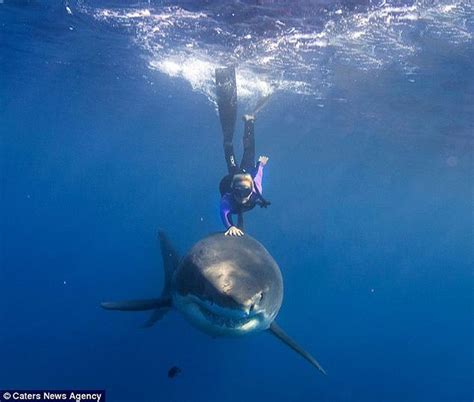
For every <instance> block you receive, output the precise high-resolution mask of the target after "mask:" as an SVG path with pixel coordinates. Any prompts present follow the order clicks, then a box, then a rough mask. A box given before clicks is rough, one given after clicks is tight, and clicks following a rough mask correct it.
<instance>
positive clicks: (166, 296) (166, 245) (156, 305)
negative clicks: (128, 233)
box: [101, 231, 179, 327]
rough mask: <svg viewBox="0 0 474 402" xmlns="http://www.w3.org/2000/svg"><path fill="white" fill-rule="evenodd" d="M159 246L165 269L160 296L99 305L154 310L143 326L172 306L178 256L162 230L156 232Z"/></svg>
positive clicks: (162, 314) (153, 320)
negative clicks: (174, 274)
mask: <svg viewBox="0 0 474 402" xmlns="http://www.w3.org/2000/svg"><path fill="white" fill-rule="evenodd" d="M158 235H159V239H160V246H161V256H162V257H163V268H164V271H165V277H164V282H165V284H164V286H163V290H162V292H161V297H160V298H158V299H146V300H129V301H122V302H107V303H102V304H101V306H102V307H103V308H104V309H106V310H119V311H146V310H154V311H153V313H152V315H151V316H150V318H149V319H148V320H147V322H146V323H145V324H144V327H151V326H152V325H153V324H155V323H156V322H157V321H158V320H161V318H163V316H164V315H165V314H166V313H167V312H168V311H169V310H170V309H171V308H172V306H173V302H172V300H171V287H172V280H173V273H174V271H175V269H176V268H177V267H178V263H179V256H178V254H177V253H176V251H174V249H173V247H172V246H171V243H170V242H169V240H168V238H167V237H166V235H165V233H164V232H163V231H159V232H158Z"/></svg>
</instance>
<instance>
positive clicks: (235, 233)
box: [224, 226, 244, 236]
mask: <svg viewBox="0 0 474 402" xmlns="http://www.w3.org/2000/svg"><path fill="white" fill-rule="evenodd" d="M224 235H225V236H243V235H244V232H242V231H241V230H240V229H239V228H238V227H236V226H231V227H230V228H229V229H227V232H225V233H224Z"/></svg>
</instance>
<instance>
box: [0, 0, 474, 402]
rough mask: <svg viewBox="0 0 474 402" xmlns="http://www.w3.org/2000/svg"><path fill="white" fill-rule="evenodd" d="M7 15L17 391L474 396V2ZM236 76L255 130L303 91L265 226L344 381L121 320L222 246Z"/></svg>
mask: <svg viewBox="0 0 474 402" xmlns="http://www.w3.org/2000/svg"><path fill="white" fill-rule="evenodd" d="M1 3H2V4H0V123H1V124H0V134H1V137H0V138H1V143H0V146H1V148H0V173H1V176H0V177H1V199H0V205H1V208H0V211H1V212H0V213H1V215H0V216H1V218H0V219H1V220H0V227H1V231H0V234H1V249H0V258H1V259H0V356H1V361H0V389H1V388H15V387H17V388H30V389H38V388H56V389H61V388H83V389H86V388H89V389H93V388H95V389H106V390H107V394H108V401H112V402H115V401H117V402H122V401H124V402H125V401H126V402H146V401H150V402H152V401H271V400H281V401H296V400H298V401H313V400H314V401H316V400H317V401H388V400H390V401H392V400H393V401H438V400H439V401H441V400H442V401H471V400H473V398H474V386H473V379H474V363H473V362H474V341H473V339H474V338H473V336H474V328H473V317H474V314H473V313H474V311H473V310H474V307H473V306H474V304H473V303H474V300H473V295H474V286H473V285H474V284H473V265H472V261H473V257H474V255H473V244H474V242H473V240H474V238H473V237H474V236H473V227H474V226H473V224H474V219H473V201H474V200H473V183H474V181H473V179H474V178H473V171H474V170H473V168H474V166H473V148H474V122H473V115H474V95H473V94H474V67H473V61H472V60H474V46H473V36H474V28H473V27H474V23H473V20H474V9H473V5H472V3H470V2H469V1H464V2H463V1H454V0H452V1H443V2H415V3H408V2H397V3H396V4H395V3H392V4H390V2H387V3H382V2H380V3H379V4H360V3H359V4H356V3H355V2H351V3H348V4H346V5H342V6H341V5H331V4H324V2H320V3H318V4H316V2H313V4H311V5H308V4H302V3H299V2H298V3H297V4H293V5H288V4H285V3H284V2H276V3H278V4H273V3H272V2H270V1H267V2H263V3H264V5H263V6H259V7H254V6H252V5H250V4H249V3H250V2H248V3H240V4H236V5H235V4H234V5H229V4H224V5H222V3H218V2H203V3H204V4H201V3H199V4H197V3H191V4H189V2H187V3H186V2H183V3H180V4H179V5H173V6H171V8H169V6H168V5H166V4H161V3H159V2H157V3H153V2H152V3H151V4H149V2H138V3H137V2H130V3H129V4H128V5H124V4H123V3H120V2H112V1H107V2H99V1H77V2H71V1H69V2H66V3H63V2H50V3H48V2H40V1H38V2H34V1H24V2H16V1H4V2H1ZM119 3H120V4H119ZM306 3H308V2H306ZM233 14H234V15H233ZM233 18H235V20H234V19H233ZM361 21H362V22H361ZM281 24H283V25H281ZM249 35H250V36H249ZM229 60H230V61H232V62H235V63H237V66H238V71H239V74H241V75H239V76H238V79H239V82H240V85H241V86H242V87H241V88H239V90H240V92H239V93H240V94H241V95H242V97H241V105H240V106H241V109H240V111H241V113H243V112H244V111H245V110H247V109H248V108H249V107H251V105H252V102H255V100H256V99H257V98H258V96H259V94H260V93H261V92H265V91H268V90H269V88H270V83H273V84H275V85H278V88H279V89H278V90H276V91H275V94H274V95H273V97H272V98H271V101H270V102H269V104H268V106H267V107H266V108H265V109H264V110H263V111H262V113H261V114H260V115H259V116H258V120H257V152H258V153H259V154H268V155H269V157H270V162H269V164H268V167H267V168H266V172H265V177H264V191H265V194H266V195H267V197H268V198H269V199H270V200H271V201H272V205H271V207H270V208H268V209H267V210H260V209H258V208H257V209H256V210H255V211H252V212H251V213H249V214H248V215H247V217H246V226H247V231H248V233H249V234H251V235H252V236H254V237H255V238H257V239H258V240H260V241H261V242H262V243H263V244H264V245H265V246H266V247H267V249H268V250H269V251H270V253H271V254H272V255H273V256H274V258H275V259H276V261H277V262H278V264H279V265H280V267H281V269H282V273H283V277H284V282H285V298H284V302H283V307H282V309H281V311H280V314H279V316H278V322H279V323H280V325H281V326H282V327H283V328H285V329H286V330H287V332H288V333H289V334H291V335H292V336H293V337H294V338H295V339H296V340H297V341H298V342H299V343H300V344H302V345H303V346H304V347H305V348H306V349H308V350H309V351H311V352H312V353H313V354H314V355H315V356H316V358H317V359H318V360H319V361H320V362H321V364H322V365H323V366H324V367H325V368H326V370H327V372H328V376H327V377H323V376H321V375H320V374H319V373H318V372H317V371H316V370H315V369H314V368H313V367H311V366H310V365H309V364H307V362H305V361H304V360H303V359H301V358H300V357H299V356H297V355H295V354H294V353H293V352H292V351H290V350H289V349H287V348H285V347H284V346H283V345H281V344H280V343H279V342H278V341H277V340H275V339H274V338H273V337H271V336H270V335H268V334H265V333H262V334H258V335H255V336H250V337H247V338H242V339H211V338H210V337H208V336H206V335H204V334H202V333H200V332H199V331H197V330H195V329H194V328H193V327H191V326H190V325H189V324H188V323H187V322H185V321H184V319H183V318H182V317H181V316H180V315H178V314H169V315H168V316H167V317H165V319H163V320H162V321H160V322H159V323H158V324H157V325H156V326H155V327H153V328H152V329H147V330H145V329H141V328H140V325H141V324H142V323H143V322H144V321H145V320H146V318H147V315H146V314H141V313H136V314H125V313H117V314H113V313H109V312H105V311H103V310H101V309H100V307H99V303H100V302H101V301H103V300H107V299H128V298H142V297H143V298H145V297H155V296H157V295H158V294H159V292H160V289H161V286H162V282H163V273H162V265H161V257H160V253H159V248H158V245H157V239H156V234H157V230H158V228H163V229H165V230H166V231H167V233H168V234H169V236H170V238H171V239H172V241H173V242H174V244H175V245H176V247H177V248H178V249H179V250H180V251H181V252H185V251H186V249H187V248H189V247H190V246H191V245H192V244H193V243H194V242H196V241H197V240H199V239H200V238H202V237H203V236H205V235H206V234H207V233H209V232H213V231H216V230H221V223H220V220H219V216H218V203H219V194H218V182H219V179H220V178H221V177H222V175H223V174H224V172H225V165H224V159H223V156H222V145H221V134H220V127H219V122H218V118H217V114H216V111H215V106H214V104H213V99H214V98H213V90H212V74H211V72H212V69H213V68H214V67H215V65H221V64H224V63H225V62H228V61H229ZM240 130H241V126H240V125H239V126H238V128H237V139H239V138H240ZM174 365H177V366H179V367H180V368H181V369H182V373H181V375H179V376H177V377H176V378H175V379H173V380H170V379H169V378H168V377H167V371H168V369H169V368H170V367H171V366H174Z"/></svg>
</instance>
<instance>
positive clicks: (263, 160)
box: [258, 155, 268, 166]
mask: <svg viewBox="0 0 474 402" xmlns="http://www.w3.org/2000/svg"><path fill="white" fill-rule="evenodd" d="M258 161H259V162H260V164H261V165H262V166H265V165H266V164H267V162H268V156H263V155H262V156H260V157H259V158H258Z"/></svg>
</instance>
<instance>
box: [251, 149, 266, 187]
mask: <svg viewBox="0 0 474 402" xmlns="http://www.w3.org/2000/svg"><path fill="white" fill-rule="evenodd" d="M267 162H268V157H266V156H260V157H259V158H258V163H257V173H256V174H255V177H254V178H253V181H254V183H255V186H256V187H257V190H258V192H259V193H260V195H261V194H262V192H263V188H262V179H263V167H264V166H265V165H266V164H267Z"/></svg>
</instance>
